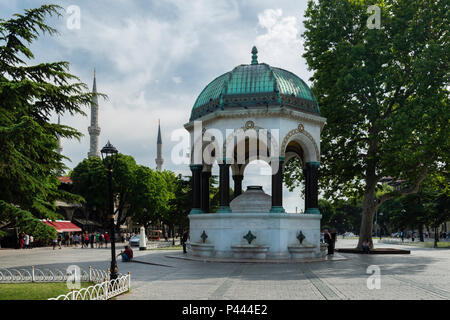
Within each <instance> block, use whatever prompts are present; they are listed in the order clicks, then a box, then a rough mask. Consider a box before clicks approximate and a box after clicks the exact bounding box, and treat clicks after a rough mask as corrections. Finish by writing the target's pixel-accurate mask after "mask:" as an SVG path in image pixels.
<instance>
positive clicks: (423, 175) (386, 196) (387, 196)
mask: <svg viewBox="0 0 450 320" xmlns="http://www.w3.org/2000/svg"><path fill="white" fill-rule="evenodd" d="M427 176H428V166H426V165H423V167H422V170H421V172H420V174H419V176H418V177H417V179H416V181H415V182H414V184H413V185H412V186H409V187H405V188H403V189H401V190H399V191H393V192H389V193H386V194H384V195H382V196H381V197H380V198H379V199H377V200H376V204H375V209H377V208H378V207H379V206H381V205H382V204H383V203H384V202H386V201H388V200H391V199H393V198H395V197H398V196H406V195H408V194H413V193H417V192H419V188H420V184H421V183H422V182H423V181H424V180H425V179H426V178H427Z"/></svg>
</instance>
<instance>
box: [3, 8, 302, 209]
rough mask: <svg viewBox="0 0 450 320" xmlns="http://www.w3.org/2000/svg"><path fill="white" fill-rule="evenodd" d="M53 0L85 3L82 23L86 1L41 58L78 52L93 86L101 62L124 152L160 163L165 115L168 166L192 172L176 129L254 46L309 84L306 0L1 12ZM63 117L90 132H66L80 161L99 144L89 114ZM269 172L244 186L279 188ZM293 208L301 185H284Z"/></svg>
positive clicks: (78, 67)
mask: <svg viewBox="0 0 450 320" xmlns="http://www.w3.org/2000/svg"><path fill="white" fill-rule="evenodd" d="M44 3H45V4H48V3H55V4H59V5H60V6H62V7H63V8H65V9H66V10H68V9H69V8H70V6H73V5H76V6H77V7H78V8H79V13H80V20H79V21H80V24H79V28H78V26H77V24H76V19H75V18H76V10H75V11H70V9H69V10H68V11H67V12H66V13H65V15H64V16H63V17H61V18H59V19H57V18H52V19H50V20H49V22H50V24H51V25H53V26H54V27H55V28H57V29H58V31H59V35H57V36H54V37H49V36H44V37H41V38H40V39H39V40H38V41H37V42H35V43H34V44H33V46H32V50H33V52H34V53H35V56H36V59H35V61H33V62H32V63H38V62H44V61H45V62H50V61H58V60H65V61H69V62H70V71H71V73H73V74H75V75H77V76H78V77H80V79H81V80H82V81H83V82H85V83H87V84H88V85H89V87H90V88H92V81H93V70H94V68H95V69H96V72H97V88H98V91H99V92H102V93H105V94H107V95H108V97H109V99H108V100H107V101H102V100H100V102H99V105H100V107H99V126H100V128H101V134H100V137H99V147H100V148H101V147H102V146H103V145H105V144H106V142H107V141H108V140H110V141H111V143H112V144H113V145H114V146H116V147H117V149H118V150H119V151H120V152H121V153H124V154H130V155H132V156H134V158H135V159H136V161H137V162H138V163H139V164H144V165H147V166H149V167H152V168H154V167H155V157H156V135H157V125H158V119H161V129H162V138H163V156H164V159H165V162H164V168H165V169H169V170H173V171H175V172H177V173H178V172H179V173H183V174H190V171H189V168H188V166H186V165H176V164H174V163H173V162H172V161H171V150H172V147H173V146H174V145H175V144H177V142H176V141H171V136H172V134H173V133H174V132H176V130H180V129H182V130H184V129H183V124H185V123H187V122H188V120H189V116H190V112H191V108H192V106H193V105H194V102H195V99H196V98H197V96H198V95H199V94H200V92H201V91H202V89H203V88H204V87H205V86H206V85H207V84H208V83H209V82H210V81H212V80H213V79H214V78H216V77H217V76H219V75H221V74H223V73H225V72H227V71H230V70H232V69H233V68H234V67H235V66H237V65H240V64H249V63H250V62H251V53H250V51H251V48H252V46H253V45H256V46H257V48H258V51H259V53H258V58H259V59H258V60H259V62H265V63H268V64H270V65H272V66H276V67H280V68H283V69H287V70H290V71H292V72H294V73H296V74H297V75H299V76H300V77H301V78H302V79H303V80H305V81H306V82H307V83H309V80H308V79H309V77H310V76H311V72H309V71H308V70H307V67H306V63H305V60H304V59H303V58H302V57H301V54H302V53H303V45H302V39H301V34H302V32H303V30H304V27H303V13H304V10H305V9H306V3H307V1H306V0H300V1H292V0H277V1H273V0H272V1H267V0H248V1H237V0H236V1H235V0H230V1H225V0H224V1H219V0H217V1H212V0H192V1H187V0H151V1H143V0H139V1H138V0H135V1H132V0H98V1H97V0H96V1H92V0H91V1H89V0H80V1H57V0H54V1H37V0H33V1H32V0H0V17H1V18H3V19H5V18H8V17H10V16H11V15H12V14H14V13H17V12H23V10H24V9H27V8H34V7H38V6H40V5H41V4H44ZM85 112H86V113H87V114H89V110H88V109H86V110H85ZM53 120H54V121H55V122H56V116H55V117H54V119H53ZM61 122H62V123H63V124H66V125H70V126H72V127H74V128H76V129H78V130H79V131H81V132H82V133H83V134H84V137H83V138H82V139H81V141H79V142H78V141H76V140H65V139H63V141H62V146H63V153H64V154H65V155H66V156H68V157H69V158H70V159H71V162H67V163H66V164H67V166H68V167H69V168H73V167H75V166H76V165H77V164H78V163H79V162H80V161H81V160H82V159H83V158H85V157H86V156H87V152H88V151H89V134H88V131H87V128H88V126H89V117H82V116H77V117H72V116H70V115H64V116H63V117H62V119H61ZM186 133H187V132H186ZM216 167H217V166H216ZM263 167H264V165H263ZM260 172H261V168H260V167H259V166H258V165H257V164H254V165H253V164H252V165H250V166H249V167H248V169H247V170H246V172H245V178H244V188H245V186H247V185H254V184H259V185H263V188H264V190H265V191H266V192H267V193H269V194H270V193H271V192H270V191H271V190H270V181H271V179H270V176H267V175H266V176H261V175H260ZM213 174H218V169H217V168H215V170H213ZM231 185H232V184H231ZM284 207H285V209H286V210H287V211H289V212H295V208H296V207H298V210H299V211H301V210H303V200H302V199H301V198H300V196H299V191H298V190H296V191H294V192H293V193H290V192H288V191H287V190H285V191H284Z"/></svg>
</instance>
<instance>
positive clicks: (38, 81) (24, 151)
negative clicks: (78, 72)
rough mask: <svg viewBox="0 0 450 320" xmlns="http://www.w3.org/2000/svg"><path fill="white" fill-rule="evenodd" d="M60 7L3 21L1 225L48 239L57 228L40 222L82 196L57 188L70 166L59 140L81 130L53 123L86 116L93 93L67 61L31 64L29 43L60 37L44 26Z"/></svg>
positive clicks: (0, 25)
mask: <svg viewBox="0 0 450 320" xmlns="http://www.w3.org/2000/svg"><path fill="white" fill-rule="evenodd" d="M61 9H62V8H61V7H59V6H55V5H43V6H41V7H40V8H37V9H30V10H25V13H24V14H15V15H14V17H13V18H11V19H8V20H4V19H0V110H1V112H0V221H2V222H10V223H12V224H14V225H16V226H17V227H19V228H21V229H23V230H25V231H27V232H30V233H32V234H33V235H34V236H35V238H37V239H48V238H49V237H53V236H54V235H55V230H54V229H53V228H51V227H46V226H45V225H44V224H43V223H41V222H40V221H39V218H49V219H56V218H59V215H58V214H57V213H56V212H55V206H54V201H55V200H56V199H61V200H66V201H70V202H79V201H81V198H79V197H74V196H73V195H71V194H69V193H67V192H63V191H61V190H58V189H57V185H58V180H57V178H56V176H57V173H58V172H61V171H62V170H63V169H64V168H65V167H64V165H63V163H62V160H63V159H67V158H66V157H64V156H61V155H59V154H58V153H57V152H56V148H57V147H58V143H57V137H58V136H60V137H64V138H77V139H78V138H79V137H80V136H81V133H80V132H78V131H77V130H75V129H73V128H71V127H68V126H64V125H58V124H54V123H50V121H49V119H50V116H51V115H52V114H55V113H58V114H62V113H64V112H68V113H70V114H71V115H74V114H83V115H84V112H83V111H82V107H83V106H86V105H89V104H90V102H91V100H92V98H93V95H92V94H91V93H89V92H88V87H87V86H86V85H85V84H84V83H82V82H80V80H79V79H78V78H77V77H76V76H74V75H72V74H70V73H69V63H68V62H65V61H60V62H51V63H40V64H37V65H29V63H30V60H32V59H33V58H34V55H33V52H32V51H31V49H30V45H31V44H32V43H33V42H34V41H35V40H36V39H38V37H39V36H40V35H42V34H44V33H47V34H49V35H54V34H56V32H57V31H56V30H55V29H54V28H52V27H50V26H49V25H47V24H46V23H45V18H46V17H48V16H53V15H56V16H61V14H60V11H61Z"/></svg>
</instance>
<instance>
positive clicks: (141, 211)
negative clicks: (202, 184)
mask: <svg viewBox="0 0 450 320" xmlns="http://www.w3.org/2000/svg"><path fill="white" fill-rule="evenodd" d="M135 175H136V184H135V186H134V188H133V193H132V195H131V198H130V207H129V212H130V214H132V217H133V221H135V222H136V223H138V224H139V225H142V226H144V227H145V228H148V226H149V225H150V224H152V223H153V224H154V223H155V222H157V221H160V220H161V219H162V218H163V215H164V214H165V213H166V212H167V211H168V210H169V201H170V199H171V198H172V197H173V195H172V194H171V193H170V191H169V189H168V183H167V181H166V180H165V179H164V176H163V175H162V174H161V173H160V172H158V171H153V170H152V169H150V168H148V167H145V166H139V167H138V168H137V170H136V172H135Z"/></svg>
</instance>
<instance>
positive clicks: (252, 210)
mask: <svg viewBox="0 0 450 320" xmlns="http://www.w3.org/2000/svg"><path fill="white" fill-rule="evenodd" d="M270 199H271V198H270V196H268V195H266V194H265V193H264V191H263V190H262V188H261V187H256V186H252V187H249V189H248V190H247V191H246V192H244V193H243V194H242V195H240V196H239V197H237V198H235V199H234V200H233V202H234V203H233V202H232V204H231V208H232V212H229V213H206V214H205V213H204V214H191V215H189V220H190V241H191V243H205V244H208V245H210V246H213V247H214V251H213V252H211V254H212V256H211V257H215V258H233V259H239V258H242V259H255V260H270V259H274V260H276V259H278V260H279V259H302V257H303V256H304V258H318V257H322V254H321V251H320V219H321V217H322V216H321V215H319V214H297V213H295V214H293V213H272V212H269V211H270V205H268V202H270ZM243 207H245V210H244V209H243ZM257 210H258V211H257ZM261 211H265V212H261ZM300 231H301V232H302V234H303V235H304V239H303V248H304V249H303V251H305V250H306V251H307V253H306V252H305V253H304V254H303V255H302V254H299V253H294V254H292V252H290V251H289V247H291V248H294V249H295V248H296V246H299V245H300V243H299V240H298V239H297V237H298V235H299V233H300ZM249 233H250V234H251V235H252V237H254V239H251V242H249V239H248V238H247V237H246V236H247V235H248V234H249ZM202 235H206V237H205V236H203V237H202ZM203 241H204V242H203ZM258 248H259V249H258ZM294 249H291V250H294Z"/></svg>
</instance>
